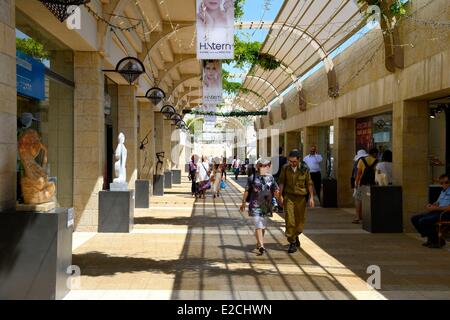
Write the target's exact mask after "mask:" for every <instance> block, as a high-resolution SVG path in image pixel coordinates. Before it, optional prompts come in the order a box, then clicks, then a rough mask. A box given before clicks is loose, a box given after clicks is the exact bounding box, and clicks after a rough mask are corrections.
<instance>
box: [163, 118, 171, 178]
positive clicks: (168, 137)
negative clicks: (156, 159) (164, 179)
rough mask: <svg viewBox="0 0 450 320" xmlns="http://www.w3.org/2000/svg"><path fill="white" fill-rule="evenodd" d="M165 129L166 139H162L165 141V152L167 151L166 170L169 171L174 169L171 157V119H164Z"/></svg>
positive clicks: (165, 158)
mask: <svg viewBox="0 0 450 320" xmlns="http://www.w3.org/2000/svg"><path fill="white" fill-rule="evenodd" d="M163 131H164V140H163V141H162V143H163V148H164V152H165V157H164V171H166V172H167V171H170V170H172V159H171V151H172V142H171V138H172V125H171V121H170V120H167V119H164V121H163Z"/></svg>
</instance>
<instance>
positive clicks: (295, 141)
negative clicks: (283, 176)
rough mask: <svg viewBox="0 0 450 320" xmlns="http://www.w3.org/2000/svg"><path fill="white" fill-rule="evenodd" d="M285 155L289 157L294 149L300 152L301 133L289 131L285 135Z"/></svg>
mask: <svg viewBox="0 0 450 320" xmlns="http://www.w3.org/2000/svg"><path fill="white" fill-rule="evenodd" d="M284 140H285V142H284V146H285V148H284V154H285V156H286V157H287V156H288V155H289V152H291V150H293V149H298V150H300V132H297V131H289V132H286V133H285V135H284Z"/></svg>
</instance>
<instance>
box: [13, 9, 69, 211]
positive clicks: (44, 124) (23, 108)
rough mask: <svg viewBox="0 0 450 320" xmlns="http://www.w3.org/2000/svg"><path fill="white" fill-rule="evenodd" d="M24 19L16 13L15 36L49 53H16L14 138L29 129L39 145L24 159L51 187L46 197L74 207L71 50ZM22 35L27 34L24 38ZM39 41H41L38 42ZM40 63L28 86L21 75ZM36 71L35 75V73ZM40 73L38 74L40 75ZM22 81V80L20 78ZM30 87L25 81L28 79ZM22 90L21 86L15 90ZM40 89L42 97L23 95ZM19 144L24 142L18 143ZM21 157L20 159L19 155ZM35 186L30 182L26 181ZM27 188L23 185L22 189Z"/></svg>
mask: <svg viewBox="0 0 450 320" xmlns="http://www.w3.org/2000/svg"><path fill="white" fill-rule="evenodd" d="M28 21H30V20H27V19H26V17H24V16H23V15H21V13H20V12H17V22H18V23H17V28H18V30H17V35H18V37H19V38H21V39H28V40H30V41H31V40H33V41H36V43H39V44H42V45H43V50H44V51H45V52H46V53H47V54H48V57H47V58H46V59H40V60H41V61H39V60H38V58H33V57H31V54H32V53H30V52H26V53H25V55H24V53H23V52H22V51H18V53H17V54H18V57H19V58H18V59H17V61H18V62H17V63H18V68H17V70H18V72H17V78H18V79H17V80H18V92H17V128H18V132H17V137H18V139H19V137H20V136H21V135H22V134H23V133H24V132H25V131H26V130H27V129H34V130H35V131H36V132H37V133H38V135H39V137H40V141H41V147H40V150H39V152H38V154H37V156H36V157H35V158H34V161H33V159H31V160H29V161H30V162H32V163H33V165H35V163H36V164H37V165H36V168H39V167H40V168H42V169H43V170H45V172H46V174H47V176H48V183H50V184H51V183H54V185H55V187H56V188H55V189H56V192H55V195H54V196H53V198H52V199H51V201H54V202H55V203H56V205H57V206H61V207H72V206H73V162H74V113H73V109H74V84H73V71H74V70H73V52H72V51H70V50H68V48H66V47H65V46H64V45H62V44H61V43H58V42H57V41H55V40H54V39H50V37H46V34H45V33H39V34H37V33H38V32H39V31H38V30H33V29H32V28H33V27H34V26H31V25H30V24H29V23H30V22H28ZM25 32H26V34H25ZM41 40H42V42H41ZM35 63H37V65H39V64H40V65H42V70H41V69H40V68H36V70H39V71H36V70H33V73H34V74H33V75H32V77H33V78H34V77H38V78H39V79H42V83H40V82H39V81H40V80H39V81H38V82H33V79H31V80H30V79H26V81H25V80H24V81H23V79H24V78H25V77H24V76H23V74H22V72H25V71H20V70H19V67H20V68H22V69H27V68H28V69H29V71H30V72H31V71H32V69H34V68H32V66H34V65H35ZM35 71H36V72H38V73H36V72H35ZM40 73H42V74H40ZM21 77H22V78H21ZM28 80H30V81H29V83H27V81H28ZM19 86H21V88H19ZM27 86H28V87H29V88H28V89H33V90H34V89H35V87H39V86H42V87H43V95H42V96H40V95H35V94H34V93H31V90H30V93H27V91H26V90H23V89H27ZM22 141H23V140H22ZM22 158H23V156H22ZM24 165H27V164H26V161H21V160H20V156H19V154H18V156H17V201H18V203H19V204H20V203H23V202H24V190H25V189H24V185H23V183H30V182H29V181H27V180H23V177H24V176H25V170H24ZM32 183H35V182H34V181H32V182H31V184H32ZM27 188H28V186H27Z"/></svg>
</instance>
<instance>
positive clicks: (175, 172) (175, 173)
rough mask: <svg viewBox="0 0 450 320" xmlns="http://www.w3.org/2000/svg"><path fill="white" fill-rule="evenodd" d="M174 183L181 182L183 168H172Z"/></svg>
mask: <svg viewBox="0 0 450 320" xmlns="http://www.w3.org/2000/svg"><path fill="white" fill-rule="evenodd" d="M172 183H173V184H181V170H172Z"/></svg>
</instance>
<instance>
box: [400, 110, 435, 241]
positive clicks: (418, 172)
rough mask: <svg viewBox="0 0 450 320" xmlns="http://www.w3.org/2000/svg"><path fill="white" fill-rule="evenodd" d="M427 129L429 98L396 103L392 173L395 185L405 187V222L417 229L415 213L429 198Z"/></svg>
mask: <svg viewBox="0 0 450 320" xmlns="http://www.w3.org/2000/svg"><path fill="white" fill-rule="evenodd" d="M428 130H429V114H428V104H427V102H426V101H400V102H397V103H394V106H393V128H392V131H393V132H392V136H393V139H392V146H393V148H392V149H393V150H392V152H393V154H392V158H393V159H392V166H393V168H392V173H393V176H394V185H401V186H402V189H403V225H404V229H405V231H407V232H411V231H414V228H413V226H412V225H411V222H410V217H411V215H412V214H413V213H417V212H422V211H423V208H424V206H425V204H426V203H427V202H428V185H429V176H428V175H429V173H428Z"/></svg>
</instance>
